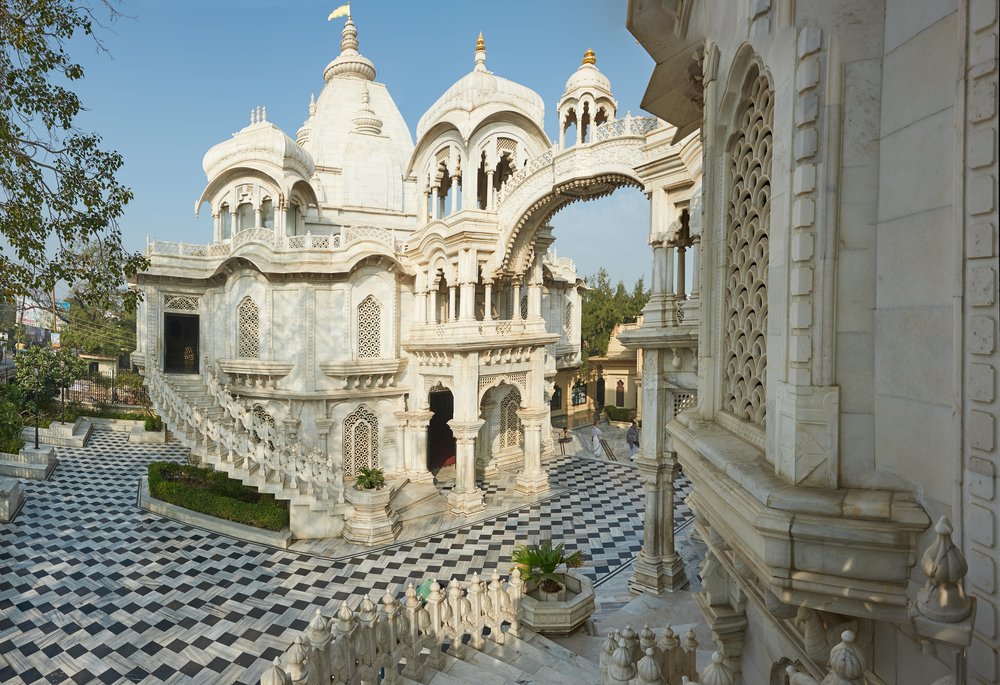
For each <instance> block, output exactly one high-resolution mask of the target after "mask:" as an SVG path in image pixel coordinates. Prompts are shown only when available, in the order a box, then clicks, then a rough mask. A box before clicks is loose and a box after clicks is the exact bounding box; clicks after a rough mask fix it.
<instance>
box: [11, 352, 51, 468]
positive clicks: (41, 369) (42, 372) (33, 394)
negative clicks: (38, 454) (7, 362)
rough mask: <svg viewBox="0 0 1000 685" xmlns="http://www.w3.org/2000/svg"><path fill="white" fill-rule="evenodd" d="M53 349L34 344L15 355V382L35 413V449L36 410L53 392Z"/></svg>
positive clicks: (36, 435) (36, 437)
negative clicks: (29, 401)
mask: <svg viewBox="0 0 1000 685" xmlns="http://www.w3.org/2000/svg"><path fill="white" fill-rule="evenodd" d="M54 362H55V350H53V349H52V348H51V347H45V346H42V345H35V346H32V347H29V348H28V349H26V350H24V351H22V352H21V353H20V354H18V355H17V374H16V377H17V384H18V386H20V388H21V396H22V397H24V398H25V399H29V398H30V400H31V403H32V410H33V412H34V414H35V449H38V411H39V408H40V406H41V403H42V401H43V400H47V399H50V398H51V397H52V395H53V394H54V393H55V386H54V384H53V382H52V375H53V371H52V366H53V364H54Z"/></svg>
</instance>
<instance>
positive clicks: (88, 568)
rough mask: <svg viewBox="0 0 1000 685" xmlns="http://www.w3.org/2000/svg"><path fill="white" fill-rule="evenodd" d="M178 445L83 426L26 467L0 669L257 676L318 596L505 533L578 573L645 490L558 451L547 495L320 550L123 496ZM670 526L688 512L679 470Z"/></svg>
mask: <svg viewBox="0 0 1000 685" xmlns="http://www.w3.org/2000/svg"><path fill="white" fill-rule="evenodd" d="M186 456H187V450H186V449H184V448H183V447H181V446H179V445H176V444H168V445H159V446H157V445H130V444H129V443H128V442H127V440H126V435H125V434H123V433H114V432H110V431H97V432H95V433H94V435H93V437H92V438H91V441H90V444H89V445H88V446H87V447H86V448H83V449H72V448H59V460H60V461H59V466H58V467H57V468H56V471H55V473H54V474H53V476H52V479H51V480H49V481H46V482H38V481H28V482H26V483H25V484H24V485H25V489H26V491H27V496H28V501H27V503H26V504H25V507H24V510H23V511H22V512H21V514H20V515H19V517H18V518H17V521H16V522H15V523H13V524H0V683H2V684H4V685H7V684H11V685H13V684H15V683H52V684H53V685H55V684H58V683H75V684H82V683H108V684H110V683H143V684H149V685H152V684H154V683H169V684H171V685H173V684H183V683H202V684H203V683H212V684H213V685H230V684H240V683H242V684H245V685H256V683H258V682H259V679H260V674H261V672H262V671H263V670H264V669H265V668H266V667H267V666H268V665H269V663H270V662H271V661H272V660H273V659H274V657H275V656H278V655H279V654H281V653H283V652H284V651H285V649H286V648H287V646H288V644H289V643H290V642H291V640H292V639H294V637H295V636H296V635H297V634H298V633H299V632H300V631H301V630H302V629H304V628H305V627H306V625H307V622H308V619H309V618H310V617H311V615H312V613H313V612H314V611H315V609H316V608H317V607H318V608H319V609H321V610H322V611H323V613H324V614H326V615H332V614H333V613H334V612H335V610H336V609H337V608H338V607H339V606H340V603H341V602H343V601H345V600H350V603H351V604H352V605H355V604H356V603H357V601H359V599H360V596H361V594H362V593H363V592H365V591H367V590H369V589H370V590H374V591H377V592H381V591H384V590H386V589H389V590H391V591H393V592H396V593H399V592H401V591H402V589H403V587H404V585H405V584H406V583H407V582H409V581H410V580H416V581H420V580H422V579H424V578H426V577H428V576H434V577H437V578H441V579H444V578H448V577H450V576H452V575H457V576H459V577H464V576H466V575H468V574H471V573H472V572H473V571H478V572H480V573H482V572H486V573H492V571H493V569H494V568H498V567H499V568H501V569H504V568H506V567H507V565H508V564H509V561H508V560H509V557H510V554H511V551H512V550H513V548H514V547H515V546H517V545H518V544H521V543H524V542H527V541H535V540H538V539H540V538H542V537H550V536H551V537H552V538H554V539H556V540H559V541H564V542H566V543H567V546H568V547H570V548H575V549H582V550H584V551H585V552H586V553H587V555H588V558H589V562H588V564H587V566H586V567H585V568H584V569H583V570H584V572H585V573H587V574H588V575H590V576H591V577H592V578H594V579H595V580H599V579H600V578H602V577H604V576H607V575H608V574H610V573H614V572H615V571H616V570H617V569H619V568H621V566H622V565H624V564H627V563H629V562H630V561H631V560H632V558H633V557H634V556H635V555H636V553H638V551H639V549H640V546H641V540H642V503H643V492H642V486H641V483H640V482H639V480H638V477H637V476H638V472H637V471H636V469H635V468H633V467H632V466H630V465H627V464H620V463H610V462H606V461H599V460H595V459H592V458H582V457H576V456H561V457H559V458H558V459H556V460H554V461H551V462H548V463H547V467H548V468H549V473H550V482H551V484H552V486H553V489H554V490H556V491H558V492H559V494H558V495H557V496H555V497H553V498H551V499H548V500H545V501H542V502H539V503H537V504H533V505H531V506H528V507H525V508H522V509H519V510H516V511H513V512H507V513H505V514H502V515H500V516H497V517H495V518H492V519H487V520H485V521H480V522H478V523H476V524H474V525H471V526H467V527H464V528H459V529H455V530H450V531H446V532H443V533H440V534H437V535H432V536H430V537H427V538H424V539H420V540H414V541H408V542H402V543H400V544H397V545H394V546H392V547H390V548H388V549H382V550H379V551H378V552H372V553H363V554H357V555H353V556H350V557H341V558H325V557H319V556H313V555H308V554H303V553H298V552H289V551H284V550H276V549H273V548H268V547H263V546H260V545H255V544H252V543H247V542H242V541H239V540H234V539H232V538H228V537H224V536H221V535H218V534H215V533H210V532H207V531H204V530H201V529H198V528H194V527H191V526H186V525H184V524H182V523H179V522H176V521H172V520H169V519H164V518H161V517H159V516H156V515H153V514H150V513H148V512H145V511H143V510H141V509H139V508H138V507H137V506H136V482H137V480H138V478H139V477H140V476H141V475H142V474H143V473H144V471H145V466H146V464H147V463H149V462H150V461H155V460H173V461H183V460H184V459H185V458H186ZM677 487H678V492H677V495H678V496H677V498H676V500H677V519H676V524H677V526H678V528H680V527H683V526H686V525H687V524H688V523H689V522H690V519H691V513H690V511H688V510H687V507H686V506H685V505H684V504H683V502H682V501H681V500H682V498H683V496H686V494H687V491H688V490H689V489H690V486H689V484H688V482H687V481H686V479H682V481H681V482H679V483H678V484H677Z"/></svg>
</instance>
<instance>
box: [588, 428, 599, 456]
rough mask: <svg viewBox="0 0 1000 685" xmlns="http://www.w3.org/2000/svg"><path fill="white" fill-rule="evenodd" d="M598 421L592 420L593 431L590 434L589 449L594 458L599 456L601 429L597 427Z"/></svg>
mask: <svg viewBox="0 0 1000 685" xmlns="http://www.w3.org/2000/svg"><path fill="white" fill-rule="evenodd" d="M597 423H598V419H594V430H592V431H591V432H590V435H591V438H590V440H591V448H592V449H593V450H594V456H595V457H599V456H601V429H600V428H599V427H598V425H597Z"/></svg>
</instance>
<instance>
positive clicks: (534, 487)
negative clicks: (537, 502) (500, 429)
mask: <svg viewBox="0 0 1000 685" xmlns="http://www.w3.org/2000/svg"><path fill="white" fill-rule="evenodd" d="M517 415H518V417H519V418H520V419H521V425H522V427H523V428H524V467H523V468H522V469H521V472H520V473H519V474H517V484H516V485H515V486H514V487H515V489H516V490H517V491H518V492H523V493H525V494H528V495H534V494H536V493H539V492H545V491H546V490H548V489H549V478H548V475H546V473H545V472H544V471H543V470H542V422H543V421H544V420H545V417H546V416H547V415H548V412H547V411H546V410H545V409H544V408H530V409H519V410H518V411H517Z"/></svg>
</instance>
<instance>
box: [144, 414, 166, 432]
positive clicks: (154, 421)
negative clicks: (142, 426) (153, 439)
mask: <svg viewBox="0 0 1000 685" xmlns="http://www.w3.org/2000/svg"><path fill="white" fill-rule="evenodd" d="M145 423H146V430H148V431H161V430H163V419H161V418H160V417H159V416H157V415H155V414H154V415H153V416H147V417H146V419H145Z"/></svg>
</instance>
